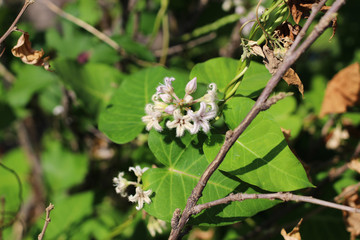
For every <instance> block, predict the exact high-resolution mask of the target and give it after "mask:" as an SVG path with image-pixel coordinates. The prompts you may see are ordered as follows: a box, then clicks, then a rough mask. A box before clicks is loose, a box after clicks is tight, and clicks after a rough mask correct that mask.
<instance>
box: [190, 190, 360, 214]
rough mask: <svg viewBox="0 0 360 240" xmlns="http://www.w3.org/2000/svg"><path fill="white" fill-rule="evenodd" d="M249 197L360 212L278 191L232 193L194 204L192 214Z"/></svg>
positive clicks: (359, 210)
mask: <svg viewBox="0 0 360 240" xmlns="http://www.w3.org/2000/svg"><path fill="white" fill-rule="evenodd" d="M248 199H270V200H274V199H279V200H282V201H284V202H288V201H295V202H307V203H312V204H315V205H320V206H324V207H329V208H335V209H339V210H343V211H347V212H353V213H360V209H357V208H352V207H349V206H344V205H341V204H337V203H332V202H328V201H324V200H320V199H316V198H312V197H308V196H300V195H295V194H292V193H290V192H286V193H281V192H278V193H265V194H246V193H237V194H230V195H229V196H227V197H224V198H221V199H218V200H215V201H212V202H207V203H204V204H199V205H196V206H194V207H193V208H192V214H193V215H195V214H198V213H200V212H201V211H202V210H204V209H207V208H211V207H214V206H217V205H221V204H226V203H229V202H235V201H238V202H241V201H244V200H248Z"/></svg>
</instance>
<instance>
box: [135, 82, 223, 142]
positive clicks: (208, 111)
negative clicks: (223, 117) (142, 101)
mask: <svg viewBox="0 0 360 240" xmlns="http://www.w3.org/2000/svg"><path fill="white" fill-rule="evenodd" d="M173 81H175V78H173V77H165V78H164V84H162V83H160V85H159V86H158V87H157V88H156V93H155V94H154V95H153V96H152V101H153V104H147V105H146V107H145V113H146V114H147V115H146V116H144V117H142V121H143V122H144V123H146V130H148V131H150V129H152V128H154V129H155V130H156V131H158V132H160V131H162V130H163V128H162V127H161V126H160V122H161V121H162V119H164V118H168V119H169V120H167V122H166V124H165V126H166V127H167V128H169V129H173V128H176V136H177V137H182V136H184V134H185V130H187V131H189V132H190V133H191V134H196V133H198V132H199V131H200V130H202V131H204V132H205V133H208V132H209V131H210V123H209V121H210V120H212V119H214V118H215V117H216V115H217V111H218V107H217V104H216V101H217V86H216V84H215V83H211V84H209V89H208V90H207V93H206V94H205V95H204V96H202V97H200V98H198V99H194V97H193V96H191V94H193V93H194V92H195V91H196V89H197V78H196V77H194V78H193V79H191V80H190V81H189V82H188V83H187V84H186V87H185V95H184V97H183V98H182V99H181V98H179V97H178V96H177V95H176V93H175V92H174V88H173V86H172V82H173ZM199 103H200V109H199V110H198V111H195V112H194V110H192V108H193V105H194V104H199Z"/></svg>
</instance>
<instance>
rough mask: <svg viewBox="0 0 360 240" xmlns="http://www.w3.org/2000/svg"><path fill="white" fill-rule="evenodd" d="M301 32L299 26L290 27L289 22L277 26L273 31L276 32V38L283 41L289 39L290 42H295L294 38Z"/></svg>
mask: <svg viewBox="0 0 360 240" xmlns="http://www.w3.org/2000/svg"><path fill="white" fill-rule="evenodd" d="M300 30H301V26H300V25H297V24H296V25H294V26H293V25H292V24H291V23H289V22H284V23H283V24H281V25H279V26H278V27H277V28H276V29H275V31H277V36H278V38H280V39H282V40H285V39H287V38H288V39H290V40H291V41H292V42H293V41H294V40H295V38H296V36H297V35H298V34H299V32H300Z"/></svg>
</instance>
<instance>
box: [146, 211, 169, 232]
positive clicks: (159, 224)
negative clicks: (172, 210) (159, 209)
mask: <svg viewBox="0 0 360 240" xmlns="http://www.w3.org/2000/svg"><path fill="white" fill-rule="evenodd" d="M147 229H148V230H149V232H150V235H151V236H152V237H155V235H156V232H158V233H159V234H161V233H162V232H163V229H166V222H165V221H163V220H160V219H157V218H155V217H153V216H150V217H149V221H148V224H147Z"/></svg>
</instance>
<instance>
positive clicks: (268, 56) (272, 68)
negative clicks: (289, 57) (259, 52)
mask: <svg viewBox="0 0 360 240" xmlns="http://www.w3.org/2000/svg"><path fill="white" fill-rule="evenodd" d="M263 53H264V55H265V58H264V60H263V62H264V64H265V67H266V68H267V69H268V70H269V72H270V73H271V75H274V74H275V73H276V71H277V69H278V68H279V65H280V63H281V61H280V60H279V59H278V58H276V57H275V55H274V51H273V50H271V49H270V48H269V47H268V46H267V45H264V46H263Z"/></svg>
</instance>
